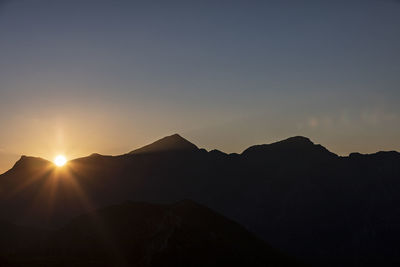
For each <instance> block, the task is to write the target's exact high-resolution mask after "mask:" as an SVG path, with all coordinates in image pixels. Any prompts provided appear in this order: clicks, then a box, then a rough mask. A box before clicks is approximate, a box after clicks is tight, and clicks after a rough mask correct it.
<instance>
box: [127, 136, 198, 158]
mask: <svg viewBox="0 0 400 267" xmlns="http://www.w3.org/2000/svg"><path fill="white" fill-rule="evenodd" d="M197 149H198V147H197V146H196V145H194V144H192V143H190V142H189V141H188V140H186V139H185V138H183V137H182V136H180V135H179V134H173V135H171V136H167V137H164V138H162V139H160V140H158V141H156V142H154V143H151V144H150V145H147V146H144V147H142V148H139V149H136V150H133V151H132V152H130V153H129V154H141V153H154V152H165V151H169V152H171V151H194V150H197Z"/></svg>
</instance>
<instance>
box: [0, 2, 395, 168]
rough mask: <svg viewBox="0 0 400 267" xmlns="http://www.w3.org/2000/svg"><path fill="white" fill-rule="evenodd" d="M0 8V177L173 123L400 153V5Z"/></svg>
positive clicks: (235, 148)
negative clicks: (32, 158) (33, 162)
mask: <svg viewBox="0 0 400 267" xmlns="http://www.w3.org/2000/svg"><path fill="white" fill-rule="evenodd" d="M150 2H151V3H150ZM0 3H2V4H0V59H1V60H0V124H1V125H2V127H1V130H0V172H1V170H5V169H7V168H9V167H10V165H12V163H13V161H15V159H16V158H17V157H18V155H20V154H28V155H37V156H42V157H45V158H48V159H51V158H52V157H53V156H54V155H55V154H57V153H65V154H67V155H68V156H69V157H70V158H71V157H79V156H85V155H88V154H91V153H92V152H99V153H104V154H118V153H124V152H126V151H129V150H131V149H133V148H135V147H138V146H141V145H144V144H146V143H148V142H151V141H153V140H154V139H157V138H160V137H163V136H165V135H168V134H172V133H175V132H178V133H181V134H182V135H183V136H185V137H187V138H188V139H189V140H191V141H193V142H194V143H196V144H197V145H199V146H201V147H205V148H207V149H213V148H218V149H220V150H223V151H226V152H241V151H242V150H243V149H245V148H246V147H247V146H249V145H252V144H256V143H269V142H273V141H277V140H280V139H283V138H286V137H289V136H293V135H305V136H308V137H310V138H311V139H312V140H313V141H314V142H316V143H321V144H323V145H325V146H326V147H327V148H328V149H330V150H332V151H333V152H336V153H339V154H343V155H345V154H348V153H350V152H353V151H360V152H363V153H371V152H375V151H378V150H400V143H399V137H400V108H399V105H398V103H399V100H400V88H399V87H400V75H398V74H399V73H400V52H399V51H400V50H399V47H400V16H399V14H400V2H399V1H391V0H362V1H361V0H360V1H357V0H346V1H341V0H335V1H312V0H309V1H307V0H305V1H295V0H292V1H290V0H287V1H282V0H276V1H118V0H117V1H111V0H110V1H102V0H99V1H85V0H83V1H75V0H72V1H71V0H69V1H61V0H55V1H54V0H52V1H50V0H48V1H44V0H37V1H28V0H25V1H24V0H9V1H0Z"/></svg>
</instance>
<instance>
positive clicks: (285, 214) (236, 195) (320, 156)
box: [0, 135, 400, 266]
mask: <svg viewBox="0 0 400 267" xmlns="http://www.w3.org/2000/svg"><path fill="white" fill-rule="evenodd" d="M138 151H139V152H138ZM140 151H142V152H140ZM399 178H400V153H398V152H394V151H392V152H378V153H375V154H370V155H362V154H358V153H353V154H351V155H349V156H348V157H340V156H337V155H335V154H334V153H332V152H330V151H328V150H327V149H326V148H324V147H323V146H321V145H318V144H314V143H313V142H312V141H311V140H309V139H308V138H305V137H292V138H289V139H286V140H283V141H280V142H276V143H273V144H269V145H257V146H252V147H250V148H248V149H246V150H245V151H244V152H243V153H241V154H225V153H223V152H220V151H217V150H213V151H210V152H207V151H206V150H204V149H198V148H197V147H196V146H195V145H193V144H191V143H190V142H189V141H187V140H185V139H183V138H182V137H180V136H177V135H173V136H170V137H166V138H164V139H161V140H159V141H157V142H155V143H153V144H152V145H149V146H146V147H144V148H142V149H139V150H136V152H135V151H133V153H128V154H125V155H120V156H102V155H98V154H97V155H92V156H89V157H85V158H80V159H76V160H73V161H70V162H69V163H68V164H67V165H66V166H64V167H63V168H57V167H55V166H54V164H52V163H51V162H47V161H44V160H42V159H38V158H32V157H22V158H21V159H20V160H19V161H18V162H17V163H16V164H15V166H14V167H13V168H12V169H11V170H9V171H8V172H6V173H5V174H3V175H0V192H1V194H0V219H3V220H8V221H10V222H12V223H16V224H21V225H27V226H36V227H42V228H57V227H60V226H62V225H64V224H65V223H66V222H68V221H69V220H70V219H71V218H73V217H75V216H77V215H79V214H82V213H87V212H89V211H91V210H94V209H97V208H101V207H105V206H110V205H112V204H115V203H121V202H124V201H126V200H129V201H145V202H151V203H172V202H176V201H179V200H182V199H193V200H194V201H196V202H198V203H200V204H202V205H205V206H207V207H210V208H212V209H213V210H215V211H217V212H218V213H221V214H222V215H224V216H226V217H228V218H230V219H232V220H234V221H237V222H238V223H240V224H242V225H244V226H245V227H246V228H247V229H249V230H250V231H251V232H253V233H255V234H256V235H257V236H258V237H260V238H262V239H263V240H264V241H266V242H267V243H268V244H271V245H272V246H273V247H276V248H278V249H280V250H282V251H284V252H286V253H289V254H291V255H294V256H295V257H297V258H299V259H302V260H305V261H307V262H309V263H312V264H316V265H319V266H321V265H323V266H377V265H380V266H397V265H398V264H399V263H400V257H399V256H398V255H400V242H399V241H400V216H399V213H398V203H400V195H399V194H398V192H399V191H400V180H399Z"/></svg>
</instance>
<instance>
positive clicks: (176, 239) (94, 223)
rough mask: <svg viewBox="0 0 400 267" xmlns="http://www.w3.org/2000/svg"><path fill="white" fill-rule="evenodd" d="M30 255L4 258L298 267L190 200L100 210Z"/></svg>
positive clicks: (13, 260)
mask: <svg viewBox="0 0 400 267" xmlns="http://www.w3.org/2000/svg"><path fill="white" fill-rule="evenodd" d="M38 247H39V248H38ZM32 251H35V254H33V255H32V254H31V253H30V252H29V250H26V249H25V250H17V251H15V252H14V253H5V254H3V255H4V257H5V258H6V259H7V260H8V262H9V264H10V265H11V266H13V264H15V265H18V266H32V265H34V266H39V265H43V264H45V265H46V264H47V265H52V266H54V265H57V266H64V265H65V266H67V265H73V266H138V267H141V266H149V267H150V266H160V267H161V266H227V267H228V266H229V267H231V266H300V264H299V263H298V262H296V261H294V260H293V259H291V258H289V257H287V256H285V255H283V254H282V253H280V252H278V251H276V250H274V249H272V248H271V247H269V246H267V245H266V244H265V243H264V242H263V241H261V240H260V239H258V238H256V237H255V236H254V235H252V234H251V233H249V232H248V231H246V230H245V229H244V228H243V227H242V226H240V225H238V224H237V223H235V222H233V221H231V220H229V219H226V218H224V217H223V216H221V215H219V214H217V213H215V212H213V211H212V210H210V209H208V208H206V207H203V206H201V205H198V204H196V203H194V202H193V201H189V200H185V201H180V202H178V203H175V204H172V205H155V204H149V203H143V202H140V203H135V202H125V203H124V204H121V205H114V206H111V207H107V208H103V209H100V210H97V211H94V212H92V213H89V214H85V215H82V216H80V217H77V218H75V219H74V220H72V221H71V223H69V224H68V225H66V226H65V227H62V228H61V229H60V230H57V231H54V232H53V233H51V234H50V237H49V238H47V241H46V240H43V241H41V242H39V243H37V244H36V247H33V248H32Z"/></svg>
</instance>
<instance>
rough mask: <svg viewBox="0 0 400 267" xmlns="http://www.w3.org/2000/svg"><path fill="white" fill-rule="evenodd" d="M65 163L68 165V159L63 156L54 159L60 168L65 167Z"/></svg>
mask: <svg viewBox="0 0 400 267" xmlns="http://www.w3.org/2000/svg"><path fill="white" fill-rule="evenodd" d="M65 163H67V158H66V157H65V156H63V155H58V156H57V157H55V158H54V164H56V165H57V166H58V167H62V166H64V165H65Z"/></svg>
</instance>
